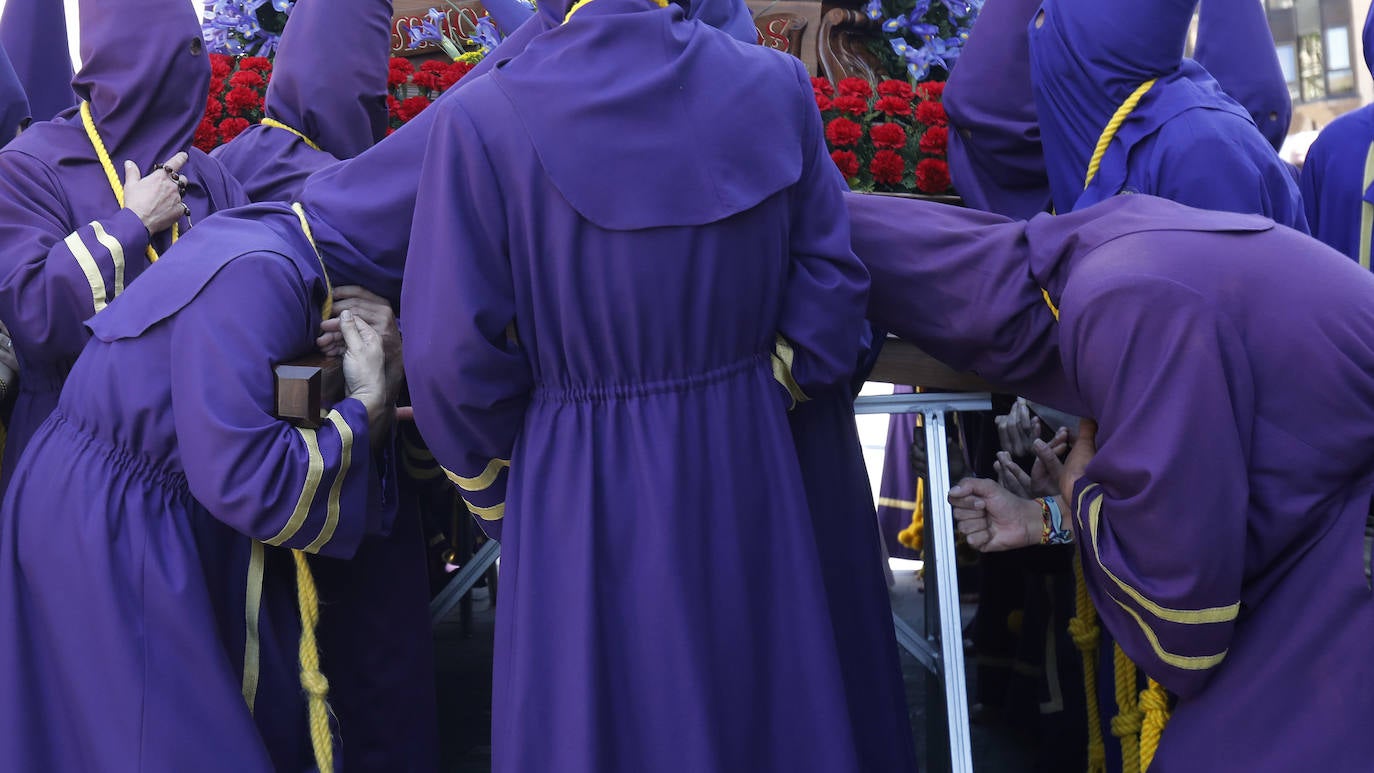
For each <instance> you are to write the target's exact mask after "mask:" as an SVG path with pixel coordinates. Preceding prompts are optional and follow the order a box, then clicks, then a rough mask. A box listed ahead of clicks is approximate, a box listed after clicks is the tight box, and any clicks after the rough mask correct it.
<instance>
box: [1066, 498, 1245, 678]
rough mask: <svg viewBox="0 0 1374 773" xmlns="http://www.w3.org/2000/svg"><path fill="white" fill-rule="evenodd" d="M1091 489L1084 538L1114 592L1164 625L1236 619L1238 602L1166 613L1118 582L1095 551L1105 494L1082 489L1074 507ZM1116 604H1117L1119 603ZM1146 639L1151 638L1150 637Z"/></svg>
mask: <svg viewBox="0 0 1374 773" xmlns="http://www.w3.org/2000/svg"><path fill="white" fill-rule="evenodd" d="M1094 489H1097V491H1096V493H1097V497H1096V498H1095V499H1093V501H1092V504H1091V505H1090V506H1089V508H1088V519H1087V520H1088V536H1089V538H1090V540H1091V541H1092V546H1093V556H1094V558H1096V559H1097V565H1098V567H1100V568H1101V569H1102V573H1103V574H1105V575H1107V577H1108V578H1110V579H1111V581H1112V582H1113V583H1116V586H1117V587H1118V588H1120V589H1121V590H1123V591H1125V593H1126V595H1128V596H1130V597H1131V599H1133V600H1134V601H1135V602H1136V603H1137V604H1139V605H1140V606H1141V607H1143V608H1144V609H1145V610H1146V611H1147V612H1149V613H1150V614H1152V615H1154V616H1155V617H1157V618H1159V619H1160V620H1164V621H1166V622H1170V623H1183V624H1191V625H1204V624H1211V623H1229V622H1231V621H1232V620H1235V619H1236V616H1237V615H1239V614H1240V602H1239V601H1237V602H1236V603H1234V604H1228V605H1226V606H1224V607H1207V608H1205V609H1170V608H1169V607H1164V606H1160V605H1159V604H1156V603H1155V602H1153V601H1151V600H1150V599H1148V598H1146V597H1145V596H1144V594H1142V593H1140V592H1139V591H1137V590H1136V589H1135V588H1132V587H1131V586H1129V585H1127V584H1126V583H1124V582H1122V581H1121V580H1120V579H1119V578H1118V577H1117V576H1116V575H1114V574H1112V571H1111V570H1110V569H1108V568H1107V566H1106V564H1104V563H1102V551H1101V549H1100V548H1099V547H1098V543H1097V530H1098V524H1099V522H1100V521H1101V519H1102V500H1103V499H1104V498H1105V494H1104V492H1102V491H1101V487H1100V486H1099V485H1098V484H1096V483H1094V484H1092V485H1090V486H1087V487H1085V488H1084V489H1083V492H1082V493H1081V494H1080V495H1079V497H1078V506H1079V508H1082V507H1083V500H1084V498H1086V497H1087V496H1088V493H1089V492H1090V491H1093V490H1094ZM1078 512H1080V513H1081V512H1082V510H1081V509H1080V510H1079V511H1078ZM1117 603H1118V604H1119V603H1121V602H1117ZM1132 614H1134V613H1132ZM1136 619H1137V620H1139V619H1140V618H1139V617H1137V618H1136ZM1142 625H1144V623H1142ZM1147 633H1148V632H1147ZM1149 635H1150V636H1151V637H1153V634H1149ZM1218 662H1220V661H1218Z"/></svg>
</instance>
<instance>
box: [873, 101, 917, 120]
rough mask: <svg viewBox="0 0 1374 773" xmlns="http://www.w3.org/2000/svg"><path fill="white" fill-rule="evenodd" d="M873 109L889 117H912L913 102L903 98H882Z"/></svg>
mask: <svg viewBox="0 0 1374 773" xmlns="http://www.w3.org/2000/svg"><path fill="white" fill-rule="evenodd" d="M873 107H875V108H876V109H877V110H878V111H879V112H882V113H886V114H888V115H900V116H909V115H911V100H909V99H902V98H901V97H881V98H879V99H878V104H876V105H874V106H873Z"/></svg>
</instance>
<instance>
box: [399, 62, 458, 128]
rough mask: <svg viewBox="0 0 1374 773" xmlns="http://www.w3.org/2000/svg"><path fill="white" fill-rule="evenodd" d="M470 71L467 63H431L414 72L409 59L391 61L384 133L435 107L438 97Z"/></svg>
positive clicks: (423, 63) (426, 63) (414, 68)
mask: <svg viewBox="0 0 1374 773" xmlns="http://www.w3.org/2000/svg"><path fill="white" fill-rule="evenodd" d="M472 67H473V65H471V64H468V63H467V62H445V61H443V60H439V59H431V60H428V61H425V62H422V63H421V64H420V66H419V68H418V69H417V68H416V67H415V66H414V65H413V64H411V62H410V60H408V59H402V58H400V57H392V59H391V66H390V69H389V71H388V74H387V90H388V91H389V92H390V94H389V95H388V96H387V98H386V104H387V114H388V116H389V119H390V126H389V127H388V128H387V130H386V133H387V134H390V133H392V132H394V131H396V130H397V129H399V128H401V126H402V125H404V124H405V123H406V122H407V121H410V120H411V119H413V118H414V117H415V116H417V115H419V114H420V111H422V110H424V109H425V108H427V107H429V106H430V105H432V104H434V100H436V99H438V98H439V95H440V94H442V93H443V92H444V91H446V90H448V89H449V88H450V87H452V86H453V84H455V83H457V82H458V81H460V80H462V79H463V76H465V75H467V74H468V73H469V72H472Z"/></svg>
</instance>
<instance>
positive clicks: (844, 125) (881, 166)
mask: <svg viewBox="0 0 1374 773" xmlns="http://www.w3.org/2000/svg"><path fill="white" fill-rule="evenodd" d="M811 87H812V89H813V90H814V92H815V95H816V107H817V108H819V109H820V111H821V117H822V119H824V122H825V141H826V144H827V145H828V146H829V148H830V158H831V160H832V161H834V162H835V166H836V167H838V168H839V170H840V173H841V174H843V175H844V177H845V180H847V181H848V182H849V187H850V188H852V189H854V190H856V191H866V192H874V191H876V192H880V193H923V194H952V193H953V192H954V191H953V189H952V188H951V187H950V179H949V164H948V162H947V161H946V152H947V148H948V144H949V119H948V117H947V116H946V115H945V107H944V105H943V104H941V101H940V100H941V98H942V96H943V94H944V90H945V84H944V83H943V82H941V81H931V82H927V83H922V84H919V85H918V86H916V87H915V88H912V87H911V85H910V84H909V83H907V82H906V81H904V80H885V81H882V82H881V83H879V84H878V86H877V88H876V89H875V88H874V87H873V86H872V85H871V84H869V82H868V81H866V80H864V79H863V78H845V79H844V80H842V81H840V82H839V85H838V87H837V86H833V85H831V83H830V81H828V80H826V79H825V78H812V79H811Z"/></svg>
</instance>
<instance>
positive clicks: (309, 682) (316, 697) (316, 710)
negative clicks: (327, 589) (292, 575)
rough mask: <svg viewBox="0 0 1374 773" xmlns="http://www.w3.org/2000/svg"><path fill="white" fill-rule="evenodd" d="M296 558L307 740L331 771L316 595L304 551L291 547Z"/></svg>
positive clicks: (322, 765)
mask: <svg viewBox="0 0 1374 773" xmlns="http://www.w3.org/2000/svg"><path fill="white" fill-rule="evenodd" d="M291 556H292V557H293V558H295V559H296V599H297V602H298V603H299V604H300V607H301V645H300V662H301V687H304V688H305V693H306V697H307V700H309V703H310V743H311V744H312V745H313V746H314V747H315V765H316V766H317V767H318V768H319V770H320V773H333V770H334V739H333V737H332V736H331V735H330V732H329V704H328V703H326V702H325V698H326V697H327V696H328V695H329V680H328V679H326V678H325V676H324V674H323V673H321V672H320V650H319V647H318V646H317V645H316V643H315V627H316V626H318V625H319V624H320V597H319V595H318V594H317V593H316V592H315V578H314V577H312V576H311V575H310V564H309V562H307V561H306V559H305V553H302V552H301V551H299V550H293V551H291Z"/></svg>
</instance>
